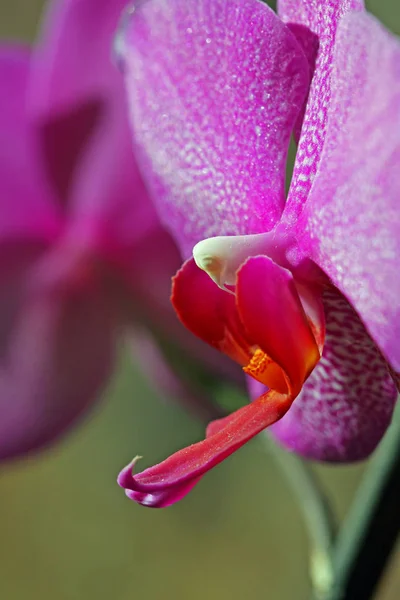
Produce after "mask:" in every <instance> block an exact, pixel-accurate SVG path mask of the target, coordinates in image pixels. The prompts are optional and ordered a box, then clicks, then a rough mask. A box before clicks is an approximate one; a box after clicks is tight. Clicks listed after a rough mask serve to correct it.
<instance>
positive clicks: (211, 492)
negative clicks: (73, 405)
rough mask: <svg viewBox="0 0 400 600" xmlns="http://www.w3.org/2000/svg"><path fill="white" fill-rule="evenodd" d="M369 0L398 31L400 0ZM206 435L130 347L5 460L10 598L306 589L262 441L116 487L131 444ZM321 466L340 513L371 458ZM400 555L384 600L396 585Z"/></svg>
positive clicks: (4, 4)
mask: <svg viewBox="0 0 400 600" xmlns="http://www.w3.org/2000/svg"><path fill="white" fill-rule="evenodd" d="M110 1H112V0H110ZM367 4H368V7H369V9H370V11H371V12H373V13H374V14H376V15H377V16H378V17H379V18H380V19H381V20H382V21H383V22H384V23H385V25H386V26H387V27H389V28H390V29H391V30H393V31H394V32H396V33H398V34H399V33H400V2H399V0H371V1H370V2H367ZM42 5H43V2H42V1H40V0H12V1H9V0H1V2H0V34H1V36H2V37H3V38H4V37H7V38H13V37H17V38H20V39H33V36H34V34H35V30H36V28H37V26H38V20H39V16H40V10H41V6H42ZM125 354H127V352H126V353H125ZM202 434H203V426H202V425H201V424H200V423H198V422H196V421H195V420H194V419H192V418H191V417H190V416H188V415H187V414H186V413H185V412H183V410H181V409H180V408H179V407H177V406H171V405H168V404H167V403H166V402H165V398H162V397H161V396H160V395H159V394H158V393H157V392H156V391H155V390H154V389H152V387H151V385H150V383H149V382H148V381H146V380H145V378H144V376H143V375H141V373H140V372H139V371H138V370H137V368H135V367H134V366H132V363H131V361H130V360H129V358H128V357H127V356H125V357H123V358H122V359H121V364H120V368H119V371H118V373H117V374H116V376H115V378H114V380H113V382H112V383H111V385H110V386H109V389H108V391H107V393H106V394H105V397H104V399H103V401H102V403H101V404H99V405H98V407H97V409H96V410H95V411H94V412H93V413H92V414H91V415H90V417H89V418H88V419H87V420H86V422H84V423H82V424H81V426H80V427H78V428H77V429H75V431H74V432H73V433H71V434H70V435H69V436H68V437H67V438H66V439H64V440H63V441H62V442H61V443H60V444H58V445H57V446H56V447H54V448H53V449H52V450H51V452H47V453H45V454H42V455H40V456H36V457H32V458H29V459H28V460H25V461H23V462H20V463H18V464H10V465H7V466H5V467H4V466H3V467H2V472H1V478H0V599H1V600H3V599H4V600H39V599H43V600H47V599H50V598H51V599H55V600H110V599H111V598H112V599H116V600H128V599H132V598H139V597H140V598H141V600H153V599H155V600H158V599H159V598H160V599H161V598H163V599H165V598H167V599H169V598H171V599H174V600H200V599H203V598H207V599H209V600H217V599H218V600H243V599H244V598H246V597H252V598H255V599H257V600H258V599H268V600H303V599H307V598H308V596H309V594H308V590H309V583H308V578H307V569H308V562H307V560H308V540H307V535H306V531H305V530H304V527H303V523H302V520H301V516H300V513H299V511H298V508H297V506H296V503H295V501H294V499H293V498H292V494H291V492H290V491H288V489H287V488H286V485H285V481H284V479H283V478H282V477H281V474H280V472H279V469H278V468H277V467H276V466H275V465H274V463H273V460H272V459H271V458H270V457H269V456H268V454H267V453H266V452H265V448H263V445H262V443H261V442H260V440H254V441H253V442H252V443H250V444H248V446H247V447H245V448H244V449H243V450H242V451H240V452H239V453H237V454H236V455H235V456H233V457H232V458H231V459H230V460H228V461H226V462H225V463H224V464H222V465H221V466H220V467H218V468H217V469H215V470H214V471H213V472H211V473H210V474H209V475H208V476H207V477H206V478H205V479H204V480H203V481H202V482H201V483H200V484H199V486H198V487H197V488H196V489H195V490H194V491H193V492H192V493H191V494H190V495H189V496H188V497H187V498H186V499H185V500H184V501H183V502H181V503H179V504H177V505H176V506H173V507H171V508H169V509H166V510H149V509H145V508H142V507H139V506H136V505H135V504H134V503H132V502H129V501H128V500H127V499H126V498H125V496H124V494H123V492H122V490H120V489H119V488H118V487H117V485H116V483H115V477H116V475H117V473H118V471H119V470H120V468H121V467H122V466H123V465H124V464H125V463H126V462H127V461H128V460H129V459H130V458H131V457H132V456H133V455H134V454H135V453H137V452H139V453H140V454H142V455H144V457H145V460H144V461H143V466H145V464H152V463H154V462H155V461H159V460H161V459H162V458H163V457H165V456H167V455H168V454H170V453H171V452H172V451H174V450H176V449H178V448H180V447H182V446H183V445H185V444H187V443H190V442H193V441H195V440H197V439H200V438H201V436H202ZM315 470H316V472H317V473H318V476H319V477H320V478H321V481H322V483H323V485H324V487H325V489H326V491H327V493H328V494H329V496H330V497H331V499H332V502H333V506H334V508H335V510H336V511H337V513H338V514H339V515H340V516H343V515H344V513H345V511H346V508H347V506H348V505H349V502H350V500H351V497H352V494H353V492H354V489H355V487H356V485H357V482H358V480H359V477H360V474H361V472H362V467H360V466H345V467H326V466H316V467H315ZM399 558H400V554H399V552H398V553H397V556H395V557H394V558H393V560H392V563H391V565H390V567H389V569H388V572H387V574H386V576H385V578H384V580H383V582H382V584H381V586H380V589H379V591H378V594H377V597H378V598H379V599H380V600H397V599H398V598H399V597H400V562H399Z"/></svg>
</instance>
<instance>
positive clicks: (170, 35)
mask: <svg viewBox="0 0 400 600" xmlns="http://www.w3.org/2000/svg"><path fill="white" fill-rule="evenodd" d="M279 16H280V17H281V18H279V17H278V16H276V15H275V14H274V13H273V12H272V11H271V9H269V8H268V7H267V6H266V5H265V4H263V3H261V2H259V1H258V0H169V2H163V1H162V0H148V1H147V2H138V3H136V4H135V6H134V8H133V9H132V10H131V11H130V14H129V15H128V17H127V19H126V22H125V24H124V28H123V31H122V32H121V37H120V39H119V47H120V49H121V54H122V58H123V68H124V72H125V80H126V86H127V90H128V95H129V104H130V116H131V123H132V126H133V132H134V138H135V148H136V152H137V156H138V159H139V160H140V166H141V169H142V173H143V175H144V179H145V181H146V184H147V185H148V189H149V190H150V191H151V193H152V197H153V198H154V201H155V204H156V206H157V209H158V212H159V215H160V217H161V219H162V221H163V223H164V224H165V225H166V226H167V227H168V228H169V230H170V231H171V232H172V234H173V236H174V238H175V239H176V240H177V242H178V244H179V246H180V248H181V250H182V253H183V255H184V256H185V257H186V258H188V259H189V257H190V256H191V254H192V249H193V247H194V250H193V255H194V259H193V258H192V259H189V260H187V262H186V263H185V264H184V265H183V267H182V269H181V270H180V271H179V272H178V274H177V276H176V277H175V280H174V286H173V303H174V305H175V308H176V310H177V312H178V314H179V316H180V318H181V320H182V321H183V322H184V324H185V325H186V326H187V327H188V328H189V329H190V330H191V331H192V332H194V333H195V334H196V335H197V336H198V337H200V338H201V339H203V340H204V341H207V342H208V343H209V344H210V345H211V346H213V347H214V348H217V349H219V350H221V351H222V352H224V353H226V354H227V355H228V356H230V357H231V358H233V359H234V360H235V361H237V362H238V363H239V364H241V365H242V366H243V367H244V370H245V372H246V373H248V374H249V375H252V379H251V381H252V383H251V384H250V391H251V393H252V396H253V397H254V398H255V400H254V401H253V402H252V403H250V404H249V405H247V406H244V407H243V408H241V409H239V410H238V411H237V412H236V413H233V414H232V415H230V416H229V417H227V418H225V419H222V420H219V421H216V422H213V423H211V424H210V425H209V427H208V428H207V437H206V439H205V440H204V441H202V442H199V443H198V444H194V445H192V446H190V447H188V448H185V449H184V450H181V451H180V452H178V453H176V454H174V455H173V456H171V457H170V458H168V459H167V460H166V461H164V462H162V463H160V464H158V465H155V466H154V467H151V468H148V469H146V470H145V471H143V472H142V473H139V474H136V475H134V474H133V473H132V467H133V466H134V464H135V461H134V462H133V463H131V464H130V465H128V466H127V467H126V468H125V469H124V470H123V471H122V473H121V474H120V478H119V483H120V485H121V486H122V487H124V488H125V489H126V493H127V495H128V497H130V498H132V499H133V500H136V501H137V502H139V503H141V504H145V505H149V506H167V505H169V504H171V503H173V502H175V501H177V500H179V499H180V498H182V497H183V496H184V495H185V494H186V493H187V492H188V491H189V490H190V489H191V488H192V487H193V486H194V485H195V484H196V483H197V482H198V481H199V479H201V477H202V476H203V475H204V473H206V472H207V471H208V470H209V469H211V468H212V467H214V466H215V465H216V464H218V463H219V462H221V461H222V460H223V459H224V458H226V457H227V456H229V455H230V454H231V453H232V452H234V451H235V450H237V449H238V448H239V447H240V446H242V445H243V444H244V443H245V442H246V441H248V440H249V439H250V438H252V437H253V436H254V435H256V434H257V433H258V432H259V431H261V430H262V429H264V428H265V427H266V426H268V425H271V424H272V423H274V422H275V421H278V419H280V418H281V417H282V416H283V415H284V414H285V413H286V411H288V409H289V408H290V407H291V408H290V410H289V411H288V412H287V414H286V415H285V416H284V417H283V418H282V419H281V420H279V422H278V423H276V425H274V427H273V432H274V435H275V436H276V437H277V438H278V439H279V440H280V441H281V442H282V443H283V444H285V445H286V446H287V447H288V448H289V449H291V450H294V451H296V452H298V453H300V454H302V455H304V456H306V457H309V458H314V459H320V460H328V461H348V460H358V459H361V458H364V457H365V456H367V455H368V454H369V453H370V452H372V450H373V449H374V448H375V447H376V445H377V443H378V442H379V440H380V439H381V437H382V435H383V433H384V432H385V430H386V428H387V426H388V425H389V423H390V419H391V415H392V410H393V406H394V403H395V400H396V395H397V392H396V385H395V381H397V379H398V376H397V375H396V372H398V371H399V370H400V344H399V335H400V329H399V310H400V303H399V298H400V279H399V270H398V264H397V263H398V257H399V243H400V222H399V211H398V200H399V195H400V179H399V176H398V169H399V161H400V69H399V64H400V45H399V42H398V40H397V39H396V38H394V36H392V35H391V34H390V33H388V32H387V31H386V30H385V29H384V28H383V27H382V26H381V25H380V24H379V23H378V22H377V21H376V20H375V19H374V18H373V17H372V16H370V15H368V14H367V13H366V12H365V9H364V5H363V1H362V0H325V1H323V0H281V1H280V2H279ZM310 75H311V77H310ZM310 79H311V83H310ZM292 132H293V133H294V136H295V138H296V140H297V141H298V151H297V157H296V164H295V167H294V173H293V178H292V183H291V187H290V190H289V194H288V197H287V199H286V198H285V190H284V183H285V169H286V156H287V150H288V145H289V139H290V136H291V134H292ZM198 267H200V269H199V268H198ZM201 269H203V270H201ZM209 276H210V277H209ZM392 376H393V378H392ZM303 384H304V385H303ZM266 386H267V389H266ZM296 396H298V397H297V399H296V400H295V398H296ZM294 400H295V401H294ZM293 401H294V402H293ZM292 403H293V405H292Z"/></svg>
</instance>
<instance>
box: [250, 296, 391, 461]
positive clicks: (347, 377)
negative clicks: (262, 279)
mask: <svg viewBox="0 0 400 600" xmlns="http://www.w3.org/2000/svg"><path fill="white" fill-rule="evenodd" d="M324 306H325V313H326V339H325V346H324V351H323V354H322V358H321V360H320V362H319V363H318V365H317V366H316V367H315V369H314V371H313V372H312V374H311V375H310V377H309V379H308V380H307V381H306V383H305V385H304V387H303V390H302V392H301V393H300V394H299V396H298V397H297V398H296V400H295V401H294V402H293V404H292V407H291V409H290V411H289V412H288V413H287V414H286V415H285V416H284V417H283V419H282V420H281V421H279V423H276V424H275V425H273V426H272V427H271V432H272V433H273V435H274V436H275V437H276V438H277V439H278V440H279V441H280V442H281V443H282V444H283V445H284V446H286V447H287V448H288V449H290V450H293V451H295V452H297V453H298V454H301V455H302V456H304V457H306V458H311V459H316V460H324V461H332V462H348V461H354V460H360V459H364V458H366V457H367V456H368V455H369V454H370V453H371V452H372V451H373V450H374V449H375V447H376V446H377V444H378V443H379V441H380V439H381V438H382V436H383V434H384V433H385V431H386V429H387V427H388V425H389V424H390V420H391V417H392V412H393V408H394V404H395V402H396V397H397V392H396V387H395V385H394V382H393V380H392V378H391V376H390V374H389V371H388V369H387V365H386V363H385V360H384V359H383V357H382V355H381V354H380V352H379V351H378V350H377V348H376V346H375V345H374V343H373V341H372V340H371V338H370V336H369V335H368V333H367V332H366V330H365V327H364V326H363V324H362V323H361V321H360V319H359V318H358V316H357V314H356V313H355V311H354V309H352V308H351V306H350V305H349V303H348V302H347V301H346V300H345V298H344V297H343V296H342V295H341V294H339V293H337V292H335V291H334V290H331V291H326V292H325V294H324ZM248 383H249V386H250V390H251V392H252V396H253V397H254V398H257V397H258V396H259V394H260V393H262V391H263V390H262V388H261V389H260V386H258V385H256V384H255V383H253V382H252V381H251V380H250V379H249V382H248Z"/></svg>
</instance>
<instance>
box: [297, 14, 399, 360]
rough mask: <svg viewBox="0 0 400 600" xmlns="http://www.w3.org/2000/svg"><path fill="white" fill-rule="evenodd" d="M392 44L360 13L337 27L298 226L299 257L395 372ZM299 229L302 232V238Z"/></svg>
mask: <svg viewBox="0 0 400 600" xmlns="http://www.w3.org/2000/svg"><path fill="white" fill-rule="evenodd" d="M399 64H400V44H399V41H398V39H397V38H395V37H394V36H393V35H392V34H390V33H389V32H388V31H387V30H385V29H384V28H383V27H382V25H380V24H379V23H378V22H377V21H376V20H375V19H374V18H373V17H371V16H369V15H360V14H357V15H348V16H346V17H344V18H343V20H342V22H341V25H340V27H339V33H338V41H337V47H336V54H335V65H334V72H333V75H332V100H331V108H330V112H329V120H328V128H327V133H326V142H325V148H324V153H323V156H322V158H321V163H320V169H319V173H318V175H317V177H316V179H315V183H314V187H313V189H312V191H311V195H310V198H309V200H308V202H307V205H306V209H305V211H304V218H303V219H301V221H300V222H299V223H298V232H299V235H302V236H303V237H302V244H303V247H304V249H305V251H306V252H307V253H308V254H309V255H310V256H311V257H312V258H313V259H314V260H315V261H316V262H317V263H318V264H319V266H320V267H321V268H322V269H323V270H324V271H325V272H326V273H327V274H328V275H329V276H330V278H331V279H332V281H333V283H334V284H335V285H336V286H337V287H338V288H339V289H340V290H341V291H342V292H343V293H344V294H345V296H346V297H347V298H348V300H349V301H350V302H351V303H352V304H353V306H354V307H355V309H356V310H357V312H358V314H359V315H360V316H361V318H362V320H363V321H364V323H365V325H366V326H367V329H368V331H369V333H370V334H371V335H372V337H373V338H374V340H375V342H376V343H377V345H378V346H379V347H380V349H381V351H382V352H383V353H384V355H385V357H386V358H387V360H388V361H389V362H390V363H391V365H392V367H393V369H394V370H395V371H399V370H400V343H399V340H400V318H399V317H400V307H399V298H400V278H399V267H398V258H399V255H400V213H399V209H398V202H399V197H400V178H399V164H400V69H399ZM304 231H306V235H303V234H304Z"/></svg>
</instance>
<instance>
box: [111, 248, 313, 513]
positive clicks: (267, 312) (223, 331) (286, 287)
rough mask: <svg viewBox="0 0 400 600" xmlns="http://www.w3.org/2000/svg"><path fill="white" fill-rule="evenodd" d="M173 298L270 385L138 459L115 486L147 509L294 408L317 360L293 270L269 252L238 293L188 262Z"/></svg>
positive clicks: (210, 337) (240, 278) (255, 261)
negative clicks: (174, 445) (139, 467)
mask: <svg viewBox="0 0 400 600" xmlns="http://www.w3.org/2000/svg"><path fill="white" fill-rule="evenodd" d="M172 302H173V305H174V307H175V309H176V311H177V313H178V316H179V317H180V319H181V321H182V322H183V323H184V325H186V327H188V328H189V329H190V330H191V331H192V332H193V333H194V334H195V335H197V336H198V337H200V338H201V339H203V340H204V341H206V342H208V343H209V344H210V345H211V346H213V347H215V348H217V349H219V350H221V351H223V352H225V353H226V354H228V356H230V357H231V358H233V359H234V360H236V361H237V362H239V363H240V364H241V365H242V366H243V367H244V370H245V371H246V372H247V373H250V374H251V375H253V376H255V377H257V378H258V379H259V381H261V382H262V383H264V384H267V385H268V386H269V387H270V389H269V390H268V391H267V392H266V393H264V394H262V395H261V396H260V397H259V398H258V399H257V400H255V401H254V402H252V403H251V404H248V405H246V406H243V407H242V408H240V409H239V410H237V411H236V412H234V413H233V414H231V415H229V416H228V417H225V418H223V419H220V420H218V421H215V422H213V423H211V424H210V425H209V426H208V428H207V432H206V439H205V440H203V441H201V442H198V443H197V444H193V445H191V446H189V447H188V448H185V449H183V450H180V451H179V452H177V453H175V454H173V455H172V456H170V457H169V458H168V459H166V460H165V461H163V462H162V463H160V464H158V465H155V466H153V467H150V468H149V469H146V470H145V471H143V472H141V473H138V474H137V475H134V474H133V472H132V469H133V467H134V465H135V463H136V460H137V459H135V460H134V461H133V462H132V463H131V464H129V465H128V466H127V467H125V469H123V471H122V472H121V474H120V476H119V479H118V483H119V485H121V487H123V488H125V490H126V494H127V496H128V497H129V498H130V499H132V500H135V501H136V502H138V503H139V504H143V505H145V506H152V507H165V506H169V505H170V504H173V503H174V502H176V501H178V500H180V499H181V498H183V497H184V496H185V495H186V494H187V493H188V492H189V491H190V490H191V489H192V488H193V487H194V485H196V483H197V482H198V481H199V480H200V479H201V477H202V476H203V475H204V474H205V473H206V472H207V471H209V470H210V469H211V468H213V467H214V466H216V465H217V464H219V463H220V462H221V461H222V460H224V459H225V458H227V457H228V456H229V455H230V454H232V453H233V452H235V451H236V450H237V449H239V448H240V447H241V446H242V445H243V444H245V443H246V442H247V441H248V440H250V439H251V438H252V437H254V436H255V435H257V433H259V432H260V431H262V430H263V429H265V428H266V427H268V426H269V425H271V424H272V423H275V422H276V421H277V420H279V419H280V418H281V417H282V416H283V415H284V414H285V413H286V412H287V410H288V409H289V408H290V406H291V404H292V402H293V400H294V398H295V397H296V396H297V394H298V393H299V391H300V389H301V386H302V384H303V383H304V381H305V379H306V378H307V377H308V375H309V374H310V372H311V370H312V369H313V367H314V366H315V364H316V363H317V361H318V360H319V358H320V352H319V347H318V344H317V342H316V340H315V338H314V335H313V328H315V327H318V328H319V329H321V330H323V326H322V325H321V324H320V323H314V324H313V327H311V326H310V323H309V319H308V317H307V315H306V313H305V311H304V309H303V306H302V303H301V300H300V297H299V294H298V292H297V288H296V285H295V283H294V279H293V276H292V274H291V273H290V272H289V271H288V270H287V269H284V268H282V267H280V266H278V265H277V264H276V263H274V262H273V261H272V260H271V259H269V258H268V257H266V256H257V257H253V258H250V259H248V260H247V261H246V262H245V263H244V264H243V265H242V266H241V268H240V269H239V271H238V275H237V283H236V288H235V295H233V294H229V293H227V292H225V291H223V290H221V289H220V288H218V287H217V286H216V285H215V283H214V282H213V281H211V279H210V278H209V276H208V275H207V274H206V273H205V272H204V271H201V270H200V269H198V267H197V266H196V264H195V263H194V261H193V260H189V261H187V262H186V263H185V264H184V265H183V267H182V268H181V269H180V271H179V272H178V273H177V275H176V276H175V278H174V282H173V290H172Z"/></svg>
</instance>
